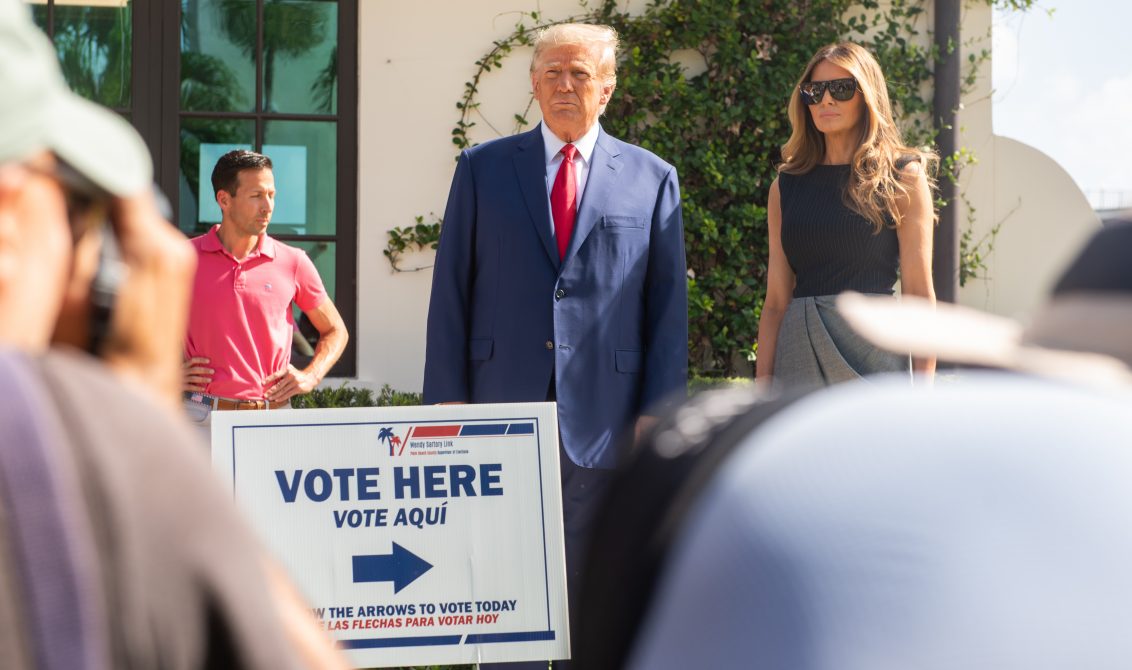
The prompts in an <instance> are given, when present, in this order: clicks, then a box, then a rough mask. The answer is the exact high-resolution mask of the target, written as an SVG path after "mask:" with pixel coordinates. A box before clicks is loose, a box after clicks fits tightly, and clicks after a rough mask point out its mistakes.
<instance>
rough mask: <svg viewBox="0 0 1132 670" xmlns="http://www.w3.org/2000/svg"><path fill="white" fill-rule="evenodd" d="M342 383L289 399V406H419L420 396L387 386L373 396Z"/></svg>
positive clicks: (297, 407) (368, 390) (365, 389)
mask: <svg viewBox="0 0 1132 670" xmlns="http://www.w3.org/2000/svg"><path fill="white" fill-rule="evenodd" d="M347 383H348V382H342V385H341V386H339V387H337V388H320V389H315V390H313V391H311V392H310V393H308V394H306V395H300V396H295V397H294V398H292V399H291V406H292V407H294V408H296V409H309V408H315V407H394V406H402V405H420V404H421V394H419V393H410V392H406V391H394V390H393V389H392V388H391V387H390V386H389V384H386V385H384V386H382V387H381V391H379V392H378V393H377V395H374V393H373V391H371V390H370V389H367V388H359V387H356V386H347Z"/></svg>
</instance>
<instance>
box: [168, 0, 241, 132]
mask: <svg viewBox="0 0 1132 670" xmlns="http://www.w3.org/2000/svg"><path fill="white" fill-rule="evenodd" d="M255 41H256V10H255V0H182V2H181V109H182V110H185V111H209V112H250V111H253V110H252V105H253V103H254V102H255V44H256V42H255Z"/></svg>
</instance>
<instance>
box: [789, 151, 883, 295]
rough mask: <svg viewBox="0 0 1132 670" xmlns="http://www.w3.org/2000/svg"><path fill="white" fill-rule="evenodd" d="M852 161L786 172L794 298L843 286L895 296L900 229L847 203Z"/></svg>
mask: <svg viewBox="0 0 1132 670" xmlns="http://www.w3.org/2000/svg"><path fill="white" fill-rule="evenodd" d="M851 169H852V166H850V165H818V166H816V167H815V168H814V169H813V170H811V171H809V172H807V173H806V174H801V175H795V174H787V173H785V172H781V173H779V175H778V193H779V196H780V201H781V205H782V249H783V251H785V252H786V260H787V261H788V262H789V263H790V267H791V268H792V269H793V270H794V276H795V278H796V283H795V286H794V297H795V298H807V297H811V296H818V295H836V294H838V293H841V292H842V291H859V292H861V293H883V294H887V295H892V293H893V287H894V285H895V284H896V278H897V272H898V270H899V268H900V245H899V242H898V240H897V237H896V229H895V228H892V227H891V225H886V226H885V227H884V228H883V229H881V231H880V232H879V233H877V234H873V224H872V223H870V222H869V220H868V219H866V218H865V217H863V216H861V215H860V214H857V213H856V212H854V211H853V210H851V209H849V207H847V206H846V205H845V201H844V193H845V186H846V184H847V183H848V180H849V174H850V170H851Z"/></svg>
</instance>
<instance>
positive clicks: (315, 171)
mask: <svg viewBox="0 0 1132 670" xmlns="http://www.w3.org/2000/svg"><path fill="white" fill-rule="evenodd" d="M263 153H265V154H267V156H269V157H270V158H271V162H272V163H273V164H274V166H275V170H274V172H275V191H276V195H275V213H274V214H273V215H272V217H271V226H272V228H273V229H274V230H275V233H276V234H284V233H287V234H292V235H334V234H336V233H337V221H336V220H337V216H338V206H337V204H338V197H337V188H338V124H337V123H334V122H332V121H267V122H265V123H264V126H263Z"/></svg>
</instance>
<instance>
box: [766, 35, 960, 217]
mask: <svg viewBox="0 0 1132 670" xmlns="http://www.w3.org/2000/svg"><path fill="white" fill-rule="evenodd" d="M822 61H829V62H830V63H833V64H834V65H837V66H839V67H842V68H844V69H846V70H848V71H849V73H850V74H851V75H853V78H854V79H856V80H857V90H858V91H859V92H860V94H861V97H862V99H863V100H864V102H865V106H864V110H863V113H862V120H861V138H860V141H859V143H858V145H857V150H856V152H855V153H854V154H853V162H852V165H853V170H852V175H853V176H852V178H851V179H850V181H849V184H848V185H847V186H846V189H845V204H846V205H847V206H848V207H849V208H850V209H852V210H854V211H856V212H857V213H858V214H860V215H861V216H863V217H865V218H866V219H868V220H869V222H870V223H872V224H873V226H875V228H876V232H877V233H879V232H880V231H881V229H883V228H884V227H885V226H886V225H889V224H891V225H893V226H894V227H895V226H899V225H900V223H901V220H900V219H901V217H900V210H899V209H898V207H897V200H898V199H899V198H900V197H901V196H904V195H906V194H907V193H908V188H909V184H906V183H902V182H901V179H900V173H901V169H902V168H903V167H904V166H905V165H906V164H907V163H908V162H910V161H916V160H918V161H919V162H920V164H921V166H922V167H923V169H924V172H925V174H926V175H927V177H928V183H929V184H931V183H932V177H933V175H934V174H935V169H936V167H937V165H938V163H939V158H938V157H937V156H936V154H935V153H934V152H932V151H928V150H923V149H915V148H912V147H909V146H907V145H906V144H904V138H903V137H902V136H901V134H900V129H899V128H897V127H896V122H895V121H894V120H893V114H892V102H891V101H890V100H889V98H888V86H887V84H885V81H884V73H883V72H881V69H880V64H879V63H877V61H876V59H875V58H873V55H872V54H871V53H869V52H868V51H867V50H866V49H865V48H864V47H862V46H860V45H858V44H854V43H853V42H837V43H836V44H829V45H826V46H824V47H822V48H821V49H819V50H818V52H817V53H816V54H814V57H813V58H811V59H810V62H809V63H808V64H807V65H806V70H805V72H803V73H802V77H801V78H800V79H799V80H798V84H801V83H802V82H806V81H809V80H810V77H811V76H812V75H813V71H814V68H815V67H817V65H818V63H820V62H822ZM827 95H829V93H827ZM788 113H789V116H790V128H791V133H790V139H789V140H787V142H786V144H784V145H783V146H782V158H783V162H782V163H781V164H780V165H779V166H778V169H779V171H781V172H786V173H789V174H805V173H807V172H809V171H810V170H812V169H814V167H815V166H817V165H818V164H820V163H821V162H822V160H823V159H824V157H825V136H824V135H823V134H822V133H821V131H819V130H818V129H817V127H816V126H815V125H814V121H813V118H811V117H810V112H809V109H808V108H807V105H806V103H804V102H803V101H802V97H801V95H800V93H799V91H798V86H795V87H794V92H793V93H792V94H791V95H790V106H789V108H788Z"/></svg>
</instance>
